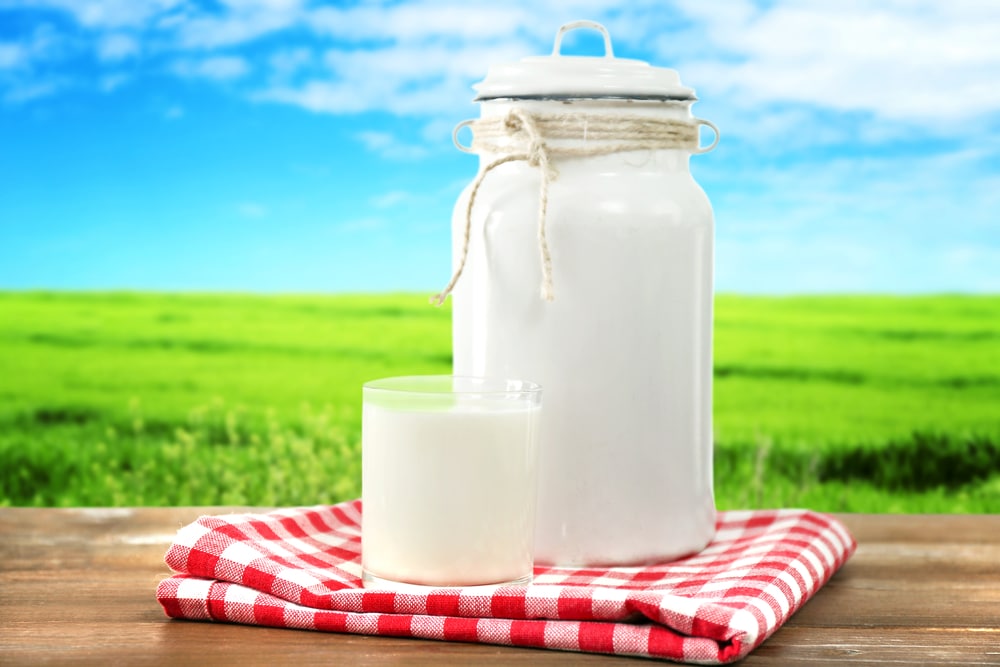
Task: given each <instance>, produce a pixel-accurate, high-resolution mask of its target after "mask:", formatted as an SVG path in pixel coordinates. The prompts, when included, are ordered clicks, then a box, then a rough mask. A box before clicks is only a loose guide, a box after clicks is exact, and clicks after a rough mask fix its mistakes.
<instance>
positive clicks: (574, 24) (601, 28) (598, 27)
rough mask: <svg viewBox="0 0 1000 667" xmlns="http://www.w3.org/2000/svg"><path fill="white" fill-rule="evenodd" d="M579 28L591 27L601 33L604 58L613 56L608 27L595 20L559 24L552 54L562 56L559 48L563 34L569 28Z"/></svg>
mask: <svg viewBox="0 0 1000 667" xmlns="http://www.w3.org/2000/svg"><path fill="white" fill-rule="evenodd" d="M579 28H591V29H592V30H596V31H597V32H599V33H601V35H603V36H604V57H605V58H614V57H615V52H614V50H613V49H612V48H611V35H609V34H608V29H607V28H605V27H604V26H603V25H601V24H600V23H597V22H596V21H571V22H569V23H565V24H563V25H561V26H559V31H558V32H556V41H555V43H554V44H553V45H552V55H553V56H562V53H560V50H561V49H562V41H563V35H565V34H566V33H567V32H569V31H570V30H577V29H579Z"/></svg>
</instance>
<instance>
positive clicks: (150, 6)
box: [24, 0, 183, 28]
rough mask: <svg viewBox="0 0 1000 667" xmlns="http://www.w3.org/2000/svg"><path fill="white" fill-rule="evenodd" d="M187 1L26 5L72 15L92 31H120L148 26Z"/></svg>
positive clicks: (38, 1)
mask: <svg viewBox="0 0 1000 667" xmlns="http://www.w3.org/2000/svg"><path fill="white" fill-rule="evenodd" d="M182 3H183V0H34V1H33V2H27V3H24V4H26V5H28V6H32V7H46V8H52V9H60V10H63V11H66V12H69V13H70V14H72V15H73V16H74V18H76V20H77V21H78V22H79V23H80V24H81V25H84V26H86V27H88V28H119V27H123V26H139V25H143V24H146V23H147V22H149V21H150V19H152V18H153V17H154V16H157V15H159V14H162V13H164V12H167V11H169V10H171V9H173V8H175V7H177V6H178V5H180V4H182Z"/></svg>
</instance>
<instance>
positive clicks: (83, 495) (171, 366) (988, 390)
mask: <svg viewBox="0 0 1000 667" xmlns="http://www.w3.org/2000/svg"><path fill="white" fill-rule="evenodd" d="M715 334H716V340H715V364H716V365H715V439H716V467H715V480H716V482H715V485H716V496H717V500H718V505H719V507H720V508H723V509H726V508H737V507H769V506H771V507H773V506H804V507H810V508H814V509H819V510H826V511H873V512H881V511H888V512H938V511H942V512H1000V297H971V296H940V297H912V298H902V297H876V296H858V297H794V298H764V297H743V296H726V295H723V296H720V297H718V298H717V300H716V328H715ZM450 366H451V352H450V314H449V311H448V309H447V308H442V309H436V308H433V307H430V306H428V305H427V298H426V295H420V294H395V295H363V296H335V297H320V296H309V297H292V296H280V297H278V296H275V297H272V296H213V295H172V294H130V293H111V294H100V293H94V294H79V293H0V399H2V400H0V488H2V493H0V503H2V504H7V505H61V506H68V505H172V504H198V505H210V504H249V505H291V504H312V503H319V502H333V501H338V500H343V499H347V498H351V497H355V496H357V495H358V494H359V492H360V456H359V442H360V402H361V393H360V386H361V384H362V382H364V381H366V380H369V379H374V378H377V377H383V376H389V375H400V374H420V373H447V372H449V371H450Z"/></svg>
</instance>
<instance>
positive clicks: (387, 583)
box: [361, 570, 532, 593]
mask: <svg viewBox="0 0 1000 667" xmlns="http://www.w3.org/2000/svg"><path fill="white" fill-rule="evenodd" d="M531 580H532V575H531V574H526V575H524V576H523V577H521V578H520V579H514V580H511V581H498V582H496V583H494V584H473V585H471V586H463V585H461V584H455V585H443V584H442V585H435V586H428V585H425V584H411V583H408V582H405V581H394V580H392V579H384V578H382V577H379V576H378V575H375V574H372V573H371V572H369V571H368V570H362V572H361V583H362V585H363V586H364V587H365V588H381V589H387V590H394V591H400V592H411V593H427V592H429V591H438V590H441V589H443V588H444V589H447V588H461V589H462V590H463V591H475V590H480V589H482V590H486V589H494V588H497V587H499V586H527V585H528V584H530V583H531Z"/></svg>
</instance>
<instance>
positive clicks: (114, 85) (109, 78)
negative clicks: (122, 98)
mask: <svg viewBox="0 0 1000 667" xmlns="http://www.w3.org/2000/svg"><path fill="white" fill-rule="evenodd" d="M131 80H132V77H131V76H129V75H128V74H124V73H122V72H115V73H113V74H107V75H105V76H102V77H101V81H100V84H99V85H100V88H101V91H102V92H105V93H112V92H114V91H116V90H118V89H119V88H121V87H122V86H124V85H125V84H126V83H128V82H129V81H131Z"/></svg>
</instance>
